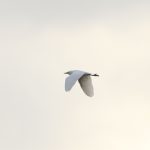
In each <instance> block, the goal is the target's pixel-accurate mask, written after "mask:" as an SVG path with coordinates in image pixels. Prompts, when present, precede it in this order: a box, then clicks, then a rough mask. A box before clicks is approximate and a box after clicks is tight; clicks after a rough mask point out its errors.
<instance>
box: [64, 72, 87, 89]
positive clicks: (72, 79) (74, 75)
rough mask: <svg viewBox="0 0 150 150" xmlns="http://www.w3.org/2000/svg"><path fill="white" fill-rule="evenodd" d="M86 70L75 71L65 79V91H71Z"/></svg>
mask: <svg viewBox="0 0 150 150" xmlns="http://www.w3.org/2000/svg"><path fill="white" fill-rule="evenodd" d="M84 74H85V72H82V71H75V72H73V73H72V74H71V75H70V76H69V77H67V78H66V80H65V91H70V90H71V89H72V87H73V86H74V84H75V83H76V81H77V80H79V79H80V78H81V77H82V76H83V75H84Z"/></svg>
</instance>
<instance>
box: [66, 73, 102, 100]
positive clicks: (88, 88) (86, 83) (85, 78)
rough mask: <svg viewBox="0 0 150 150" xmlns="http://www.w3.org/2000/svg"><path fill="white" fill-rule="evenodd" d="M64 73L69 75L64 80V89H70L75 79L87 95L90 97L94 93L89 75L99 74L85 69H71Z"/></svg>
mask: <svg viewBox="0 0 150 150" xmlns="http://www.w3.org/2000/svg"><path fill="white" fill-rule="evenodd" d="M65 74H68V75H69V76H68V77H67V78H66V80H65V90H66V92H67V91H70V90H71V89H72V87H73V86H74V84H75V83H76V81H79V84H80V86H81V88H82V90H83V91H84V93H85V94H86V95H87V96H90V97H92V96H93V95H94V90H93V85H92V80H91V77H90V76H99V75H97V74H91V73H88V72H85V71H80V70H72V71H68V72H66V73H65Z"/></svg>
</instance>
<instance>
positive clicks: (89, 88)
mask: <svg viewBox="0 0 150 150" xmlns="http://www.w3.org/2000/svg"><path fill="white" fill-rule="evenodd" d="M79 83H80V86H81V88H82V90H83V91H84V93H85V94H86V95H87V96H90V97H92V96H94V89H93V84H92V80H91V77H90V75H86V74H85V75H84V76H82V77H81V78H80V79H79Z"/></svg>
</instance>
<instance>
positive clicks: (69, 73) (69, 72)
mask: <svg viewBox="0 0 150 150" xmlns="http://www.w3.org/2000/svg"><path fill="white" fill-rule="evenodd" d="M64 74H68V75H71V74H72V71H67V72H65V73H64Z"/></svg>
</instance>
